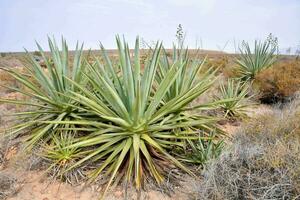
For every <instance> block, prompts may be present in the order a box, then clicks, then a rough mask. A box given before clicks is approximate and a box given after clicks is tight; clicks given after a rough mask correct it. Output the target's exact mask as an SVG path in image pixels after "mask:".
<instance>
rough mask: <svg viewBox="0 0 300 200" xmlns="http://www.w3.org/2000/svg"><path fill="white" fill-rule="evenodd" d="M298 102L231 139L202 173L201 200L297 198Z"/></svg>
mask: <svg viewBox="0 0 300 200" xmlns="http://www.w3.org/2000/svg"><path fill="white" fill-rule="evenodd" d="M299 108H300V107H299V102H294V104H293V105H292V106H290V107H288V108H286V109H285V110H284V111H281V110H277V111H273V113H268V114H266V115H262V116H260V117H258V118H256V119H252V121H251V122H250V123H249V124H248V125H245V127H244V128H242V129H241V130H239V131H238V133H236V135H235V136H234V139H233V143H232V145H231V146H230V147H227V150H225V151H224V152H223V153H222V155H221V156H220V158H219V159H216V160H215V161H213V162H212V163H211V164H210V165H209V166H208V167H207V170H206V171H205V172H204V182H203V183H202V184H201V185H200V186H199V196H200V199H215V200H217V199H298V198H299V197H300V190H299V189H300V179H299V177H300V171H299V164H300V146H299V144H300V126H299V124H300V117H299V116H300V112H299V111H300V110H299Z"/></svg>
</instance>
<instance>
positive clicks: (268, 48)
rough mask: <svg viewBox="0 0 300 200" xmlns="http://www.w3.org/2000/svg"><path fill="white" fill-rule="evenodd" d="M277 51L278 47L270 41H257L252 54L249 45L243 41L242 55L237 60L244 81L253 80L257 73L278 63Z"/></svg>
mask: <svg viewBox="0 0 300 200" xmlns="http://www.w3.org/2000/svg"><path fill="white" fill-rule="evenodd" d="M276 49H277V47H276V46H274V45H272V44H271V43H270V42H268V41H265V42H260V41H255V43H254V51H253V52H252V51H251V48H250V45H249V43H247V42H245V41H243V43H242V47H241V48H240V49H239V50H240V55H239V57H238V59H237V60H236V63H237V64H238V66H239V68H238V71H239V73H240V74H241V78H242V80H252V79H254V78H255V75H256V74H257V73H259V72H260V71H262V70H263V69H266V68H268V67H270V66H271V65H272V64H273V63H274V62H275V61H276V56H274V53H275V52H276Z"/></svg>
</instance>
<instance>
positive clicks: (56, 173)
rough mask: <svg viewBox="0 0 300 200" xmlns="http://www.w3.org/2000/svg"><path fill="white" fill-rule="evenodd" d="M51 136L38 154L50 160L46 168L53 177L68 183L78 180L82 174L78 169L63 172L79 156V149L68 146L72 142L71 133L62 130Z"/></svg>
mask: <svg viewBox="0 0 300 200" xmlns="http://www.w3.org/2000/svg"><path fill="white" fill-rule="evenodd" d="M51 137H52V138H51V142H50V144H47V143H45V144H43V145H44V146H43V153H42V154H41V155H40V156H41V157H42V158H44V159H45V160H48V161H49V162H50V166H49V168H48V170H49V171H51V172H52V174H53V177H54V178H60V179H62V180H65V181H66V182H68V183H72V182H73V180H76V181H78V180H79V179H80V176H82V174H81V172H80V170H79V169H76V170H73V171H71V172H68V173H65V172H66V170H67V169H68V168H69V167H71V166H72V165H73V164H74V162H75V161H76V160H78V159H79V158H81V156H80V154H81V153H80V152H79V149H77V148H76V147H73V148H69V146H71V145H72V144H73V142H74V136H73V133H72V132H66V131H63V132H60V133H59V134H53V135H52V136H51Z"/></svg>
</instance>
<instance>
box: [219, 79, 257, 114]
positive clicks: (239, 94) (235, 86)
mask: <svg viewBox="0 0 300 200" xmlns="http://www.w3.org/2000/svg"><path fill="white" fill-rule="evenodd" d="M249 93H250V87H249V84H248V83H247V82H242V81H240V80H235V79H228V80H227V82H226V83H225V84H224V83H222V84H221V85H220V88H219V94H218V95H217V96H216V100H223V99H232V100H231V101H223V102H222V103H220V107H221V109H222V110H223V111H224V113H225V116H228V117H230V118H232V117H245V116H247V114H246V112H247V110H246V108H248V107H250V106H251V105H253V104H251V103H250V102H249V100H250V98H251V97H252V95H249Z"/></svg>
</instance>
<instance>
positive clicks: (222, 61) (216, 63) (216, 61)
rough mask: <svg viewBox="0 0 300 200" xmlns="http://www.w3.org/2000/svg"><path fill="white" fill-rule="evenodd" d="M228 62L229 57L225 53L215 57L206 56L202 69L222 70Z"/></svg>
mask: <svg viewBox="0 0 300 200" xmlns="http://www.w3.org/2000/svg"><path fill="white" fill-rule="evenodd" d="M228 64H229V57H228V56H226V55H222V56H219V57H217V58H208V59H207V60H206V63H205V66H204V69H214V70H216V69H218V72H220V73H221V72H223V71H224V70H225V69H226V67H228Z"/></svg>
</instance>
